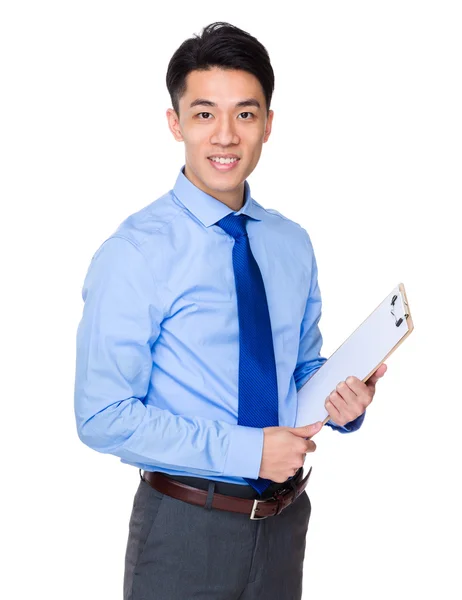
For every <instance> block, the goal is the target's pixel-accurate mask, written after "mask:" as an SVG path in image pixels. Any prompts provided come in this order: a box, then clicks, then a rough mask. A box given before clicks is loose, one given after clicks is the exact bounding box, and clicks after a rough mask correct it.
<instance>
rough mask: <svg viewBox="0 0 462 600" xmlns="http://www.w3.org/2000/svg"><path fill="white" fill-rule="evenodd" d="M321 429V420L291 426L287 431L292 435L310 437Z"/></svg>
mask: <svg viewBox="0 0 462 600" xmlns="http://www.w3.org/2000/svg"><path fill="white" fill-rule="evenodd" d="M321 429H322V421H317V422H316V423H313V424H311V425H303V427H291V428H289V431H290V432H291V433H293V434H294V435H297V436H299V437H302V438H310V437H312V436H313V435H315V434H316V433H319V431H321Z"/></svg>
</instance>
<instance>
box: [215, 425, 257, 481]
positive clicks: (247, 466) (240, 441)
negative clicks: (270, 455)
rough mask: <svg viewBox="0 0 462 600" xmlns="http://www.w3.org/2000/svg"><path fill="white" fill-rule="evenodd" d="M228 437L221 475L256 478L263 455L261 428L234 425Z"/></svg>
mask: <svg viewBox="0 0 462 600" xmlns="http://www.w3.org/2000/svg"><path fill="white" fill-rule="evenodd" d="M229 437H230V442H229V447H228V455H227V457H226V467H225V469H224V470H223V475H228V476H229V477H242V478H244V477H245V478H248V479H258V474H259V473H260V467H261V459H262V456H263V438H264V433H263V429H260V428H258V427H245V426H244V425H236V426H234V427H233V428H232V429H231V432H230V434H229Z"/></svg>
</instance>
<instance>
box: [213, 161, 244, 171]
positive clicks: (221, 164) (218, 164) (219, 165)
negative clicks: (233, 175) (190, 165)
mask: <svg viewBox="0 0 462 600" xmlns="http://www.w3.org/2000/svg"><path fill="white" fill-rule="evenodd" d="M207 160H208V161H209V163H210V164H211V165H212V167H213V168H214V169H216V170H217V171H231V169H234V167H235V166H236V165H237V163H238V162H239V160H240V159H239V158H208V159H207Z"/></svg>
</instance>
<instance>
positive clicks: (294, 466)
mask: <svg viewBox="0 0 462 600" xmlns="http://www.w3.org/2000/svg"><path fill="white" fill-rule="evenodd" d="M322 425H323V424H322V421H318V422H317V423H314V424H313V425H305V426H303V427H264V428H263V434H264V441H263V456H262V461H261V466H260V473H259V476H260V477H263V478H264V479H271V481H275V482H277V483H282V482H283V481H286V479H289V477H293V476H294V475H295V473H296V472H297V471H298V470H299V469H300V467H302V466H303V463H304V462H305V457H306V454H307V452H314V451H315V450H316V444H315V443H314V442H313V441H312V440H310V439H309V438H311V437H313V436H314V435H315V434H316V433H318V431H320V430H321V429H322Z"/></svg>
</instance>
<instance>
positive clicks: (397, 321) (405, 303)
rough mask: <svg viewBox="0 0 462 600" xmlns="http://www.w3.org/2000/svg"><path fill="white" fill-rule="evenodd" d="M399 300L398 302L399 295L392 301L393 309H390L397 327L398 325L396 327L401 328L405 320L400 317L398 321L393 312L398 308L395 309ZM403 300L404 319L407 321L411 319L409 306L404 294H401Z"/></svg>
mask: <svg viewBox="0 0 462 600" xmlns="http://www.w3.org/2000/svg"><path fill="white" fill-rule="evenodd" d="M397 300H398V295H397V294H395V295H394V296H393V298H392V299H391V307H392V308H391V309H390V312H391V314H392V315H393V318H394V319H395V325H396V327H399V326H400V325H401V323H402V322H403V320H404V319H403V317H400V318H399V319H397V318H396V315H395V313H394V312H393V309H394V308H396V307H395V303H396V301H397ZM401 300H402V301H403V307H404V318H405V319H407V318H408V317H409V307H408V305H407V302H406V300H405V299H404V297H403V294H401Z"/></svg>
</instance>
